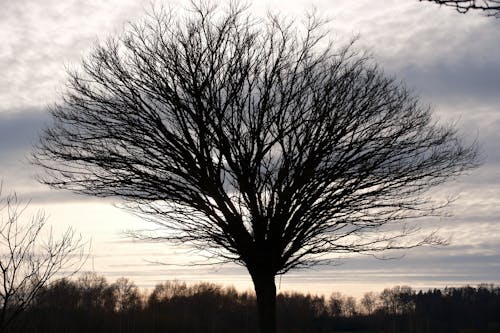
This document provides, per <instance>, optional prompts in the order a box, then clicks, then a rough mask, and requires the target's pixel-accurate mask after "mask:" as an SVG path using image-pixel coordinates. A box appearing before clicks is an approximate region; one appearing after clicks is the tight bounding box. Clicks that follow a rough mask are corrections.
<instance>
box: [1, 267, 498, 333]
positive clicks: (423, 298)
mask: <svg viewBox="0 0 500 333" xmlns="http://www.w3.org/2000/svg"><path fill="white" fill-rule="evenodd" d="M277 304H278V305H277V306H278V328H279V332H282V333H298V332H304V333H306V332H307V333H309V332H311V333H320V332H324V333H330V332H346V331H350V332H356V331H359V332H394V333H396V332H397V333H403V332H409V333H410V332H411V333H413V332H415V333H416V332H426V333H427V332H428V333H439V332H446V333H448V332H457V333H458V332H470V333H472V332H488V333H490V332H500V287H497V286H494V285H480V286H478V287H469V286H467V287H461V288H445V289H444V290H439V289H434V290H429V291H418V292H417V291H415V290H413V289H412V288H410V287H406V286H403V287H399V286H398V287H394V288H392V289H386V290H384V291H383V292H381V293H378V294H377V293H373V292H370V293H366V294H365V295H364V296H363V298H362V299H360V300H356V299H355V298H353V297H347V296H343V295H342V294H340V293H332V294H331V295H330V296H329V297H328V298H325V297H323V296H313V295H304V294H301V293H282V294H280V295H279V296H278V300H277ZM256 324H257V313H256V308H255V296H254V294H253V293H252V292H250V291H249V292H238V291H237V290H236V289H234V288H224V287H221V286H219V285H215V284H211V283H198V284H194V285H187V284H186V283H182V282H175V281H174V282H171V281H169V282H165V283H161V284H158V285H157V286H156V287H155V288H154V290H152V291H151V292H147V293H146V292H141V291H140V290H139V289H138V288H137V286H136V285H135V284H134V283H132V282H131V281H129V280H127V279H124V278H121V279H118V280H117V281H116V282H115V283H112V284H109V283H108V282H107V281H106V279H105V278H104V277H102V276H98V275H95V274H92V273H85V274H83V275H82V276H80V277H79V278H78V279H75V280H68V279H63V280H59V281H57V282H54V283H52V284H51V285H50V286H48V287H46V288H45V289H44V290H43V292H41V293H40V294H39V295H38V297H37V298H36V301H35V303H34V304H33V305H32V306H31V307H30V309H29V310H28V311H26V312H25V313H24V314H22V315H21V317H20V318H19V320H17V321H16V323H15V324H14V326H13V327H12V329H11V331H10V332H31V333H36V332H47V333H48V332H50V333H58V332H65V333H71V332H75V333H76V332H82V333H83V332H85V333H87V332H106V333H108V332H118V333H119V332H124V333H125V332H151V333H154V332H167V333H168V332H172V333H184V332H185V333H224V332H227V333H234V332H238V333H240V332H241V333H246V332H248V333H254V332H256V331H257V325H256Z"/></svg>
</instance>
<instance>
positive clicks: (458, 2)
mask: <svg viewBox="0 0 500 333" xmlns="http://www.w3.org/2000/svg"><path fill="white" fill-rule="evenodd" d="M419 1H430V2H435V3H437V4H439V5H442V6H447V7H453V8H455V9H456V10H457V11H458V12H460V13H463V14H465V13H467V12H469V11H470V10H479V11H483V12H484V13H486V15H488V16H494V17H496V18H500V0H419Z"/></svg>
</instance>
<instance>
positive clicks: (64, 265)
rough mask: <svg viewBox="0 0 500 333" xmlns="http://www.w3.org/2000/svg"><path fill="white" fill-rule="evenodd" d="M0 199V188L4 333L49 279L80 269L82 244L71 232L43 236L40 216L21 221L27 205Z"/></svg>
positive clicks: (43, 223) (0, 298)
mask: <svg viewBox="0 0 500 333" xmlns="http://www.w3.org/2000/svg"><path fill="white" fill-rule="evenodd" d="M1 195H2V188H1V185H0V332H6V331H7V329H8V328H9V326H10V325H11V324H12V322H13V321H14V320H15V319H16V318H17V317H18V316H19V315H20V314H21V313H22V312H23V311H25V310H26V309H27V308H28V307H29V306H30V305H31V304H32V302H33V300H34V298H35V297H36V296H37V295H38V293H39V292H40V291H41V290H42V288H44V287H45V286H46V285H47V284H49V282H50V280H51V279H52V278H54V277H55V276H57V274H63V275H72V274H73V273H74V272H75V271H77V270H78V269H79V268H80V263H81V262H82V259H83V252H82V249H83V243H82V242H81V239H80V238H78V237H76V235H75V234H74V232H73V230H72V229H68V230H67V231H66V232H65V233H64V234H63V235H62V236H61V238H59V239H56V238H55V237H54V236H53V235H52V232H46V231H45V230H46V229H47V228H46V222H47V220H46V218H45V216H44V215H43V214H42V213H38V214H37V215H35V216H32V217H31V219H28V220H27V221H23V220H22V218H23V213H24V211H25V209H26V208H27V205H24V206H23V205H22V204H21V203H19V202H18V199H17V196H16V195H15V194H10V195H9V194H8V195H6V196H1Z"/></svg>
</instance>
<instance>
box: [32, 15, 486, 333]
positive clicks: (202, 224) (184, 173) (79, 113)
mask: <svg viewBox="0 0 500 333" xmlns="http://www.w3.org/2000/svg"><path fill="white" fill-rule="evenodd" d="M306 21H307V22H306V23H305V25H304V26H294V25H293V24H292V23H288V22H286V21H285V20H283V19H281V18H279V17H276V16H272V15H270V16H269V17H268V18H267V19H263V20H256V19H255V18H253V17H251V16H250V15H247V14H246V11H245V9H244V8H240V7H238V6H232V7H230V9H229V10H228V11H227V12H222V13H221V12H220V11H217V10H215V9H214V8H212V7H207V6H197V7H196V6H195V7H194V8H193V10H192V11H189V15H187V16H182V15H181V14H179V13H176V12H172V11H160V12H159V13H157V14H155V15H152V17H150V18H149V19H147V20H146V21H145V22H144V23H143V24H138V25H132V26H131V27H130V30H129V31H128V32H126V33H125V34H124V35H123V36H121V37H118V38H113V39H110V40H108V41H107V42H106V43H104V44H102V45H99V46H96V49H95V50H94V52H92V54H91V55H90V57H89V58H88V59H87V60H86V61H84V63H83V71H82V72H77V71H76V72H71V73H70V74H69V75H70V80H69V87H70V89H69V90H68V91H67V93H66V94H65V95H64V96H63V97H64V101H63V102H62V103H61V104H58V105H56V106H55V107H54V108H53V109H52V116H53V120H54V124H53V125H52V126H51V127H49V128H48V129H46V131H45V133H44V134H43V136H42V138H41V141H40V143H39V145H38V147H37V148H36V151H35V153H34V157H35V163H37V164H38V165H40V166H42V167H44V168H45V170H46V171H47V175H46V176H45V177H44V179H43V181H44V182H45V183H47V184H50V185H51V186H53V187H55V188H64V189H69V190H72V191H76V192H80V193H85V194H89V195H94V196H101V197H117V198H122V199H124V200H125V201H126V202H127V204H128V205H130V207H132V208H134V209H137V210H138V211H139V212H142V213H145V214H148V216H149V217H150V218H151V217H152V218H153V219H154V220H155V221H156V223H158V224H159V225H161V226H163V227H165V228H164V230H165V233H161V234H156V235H155V234H154V235H149V236H150V237H151V238H153V239H159V240H165V241H173V242H181V243H191V244H192V245H193V246H195V247H197V248H199V249H202V250H204V251H212V252H213V253H215V255H216V256H218V257H219V258H222V259H224V260H229V261H234V262H236V263H239V264H241V265H244V266H245V267H246V268H247V269H248V272H249V273H250V275H251V277H252V280H253V283H254V286H255V291H256V295H257V305H258V309H259V317H260V330H261V332H262V333H269V332H275V330H276V328H275V327H276V323H275V306H276V286H275V276H276V275H277V274H284V273H286V272H288V271H289V270H291V269H294V268H300V267H309V266H310V265H313V264H316V263H318V260H319V259H321V257H322V256H325V255H328V254H336V255H338V254H342V253H355V252H373V251H382V250H386V249H400V248H408V247H414V246H419V245H423V244H435V243H439V242H440V240H439V239H437V238H436V237H435V235H433V234H431V235H426V236H424V237H421V238H414V236H415V233H414V232H415V231H417V230H416V229H413V228H409V227H406V226H405V224H404V223H403V222H404V221H406V220H408V219H412V218H416V217H421V216H429V215H434V214H437V213H438V212H439V208H440V207H442V205H441V204H440V203H437V202H435V201H434V200H432V199H431V198H429V197H428V196H426V195H425V194H426V193H427V191H428V190H429V189H431V188H434V187H435V186H437V185H440V184H442V183H443V182H445V181H446V180H448V179H450V178H454V177H456V176H458V175H460V174H461V173H462V172H463V171H465V170H469V169H471V168H473V167H475V166H476V165H477V161H476V154H477V153H476V147H475V146H474V145H470V146H469V145H465V144H464V143H462V141H461V140H460V138H459V136H458V135H457V133H456V130H455V129H454V128H453V127H452V126H442V125H439V124H437V123H436V122H435V121H433V119H432V117H431V111H430V110H429V109H428V108H425V107H422V106H421V105H420V104H419V103H418V100H417V99H416V98H415V97H414V96H412V94H411V93H410V92H408V90H407V89H405V87H404V86H402V85H401V84H400V83H398V82H396V81H395V80H393V79H391V78H388V77H386V76H385V75H384V74H383V72H382V71H381V70H379V69H378V68H377V66H376V65H374V64H373V61H372V60H371V59H368V58H366V57H364V56H362V55H359V54H358V52H357V51H356V50H353V47H352V45H347V46H344V47H340V48H339V47H335V45H334V44H333V42H330V41H328V40H327V38H326V33H325V31H324V29H322V25H321V23H320V22H318V20H317V19H315V18H314V17H308V19H307V20H306ZM397 223H399V224H400V225H401V226H402V227H401V229H399V230H397V231H396V229H395V228H394V224H397ZM326 259H328V257H327V258H326Z"/></svg>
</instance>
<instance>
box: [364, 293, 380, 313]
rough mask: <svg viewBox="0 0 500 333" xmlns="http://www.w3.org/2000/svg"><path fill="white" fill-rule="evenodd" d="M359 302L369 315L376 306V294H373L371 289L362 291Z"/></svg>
mask: <svg viewBox="0 0 500 333" xmlns="http://www.w3.org/2000/svg"><path fill="white" fill-rule="evenodd" d="M360 303H361V305H362V306H363V309H364V310H365V313H366V314H367V315H368V316H370V315H371V314H372V313H373V311H374V310H375V308H376V306H377V295H375V293H374V292H372V291H370V292H367V293H364V295H363V298H361V301H360Z"/></svg>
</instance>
